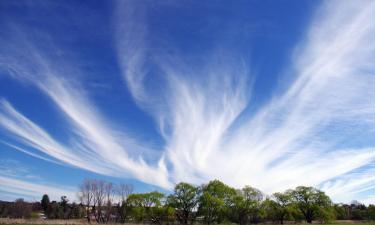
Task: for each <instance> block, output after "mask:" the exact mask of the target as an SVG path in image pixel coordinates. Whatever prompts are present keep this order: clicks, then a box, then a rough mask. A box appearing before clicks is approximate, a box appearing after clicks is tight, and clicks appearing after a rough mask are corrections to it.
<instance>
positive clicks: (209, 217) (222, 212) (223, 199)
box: [198, 180, 236, 225]
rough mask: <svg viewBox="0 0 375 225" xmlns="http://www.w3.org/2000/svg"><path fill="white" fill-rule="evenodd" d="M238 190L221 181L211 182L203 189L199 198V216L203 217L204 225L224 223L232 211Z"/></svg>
mask: <svg viewBox="0 0 375 225" xmlns="http://www.w3.org/2000/svg"><path fill="white" fill-rule="evenodd" d="M235 195H236V190H235V189H234V188H231V187H229V186H228V185H226V184H224V183H222V182H221V181H219V180H213V181H210V182H209V183H208V184H207V185H204V186H203V187H202V195H201V196H200V198H199V208H198V213H199V215H201V216H203V220H204V223H205V224H207V225H210V224H212V223H215V222H216V223H220V222H222V221H223V220H224V219H225V218H226V216H227V214H228V210H229V209H230V206H231V202H232V199H233V196H235Z"/></svg>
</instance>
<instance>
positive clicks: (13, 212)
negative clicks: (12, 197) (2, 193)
mask: <svg viewBox="0 0 375 225" xmlns="http://www.w3.org/2000/svg"><path fill="white" fill-rule="evenodd" d="M9 211H10V212H9V216H10V217H11V218H30V215H31V205H30V204H28V203H27V202H25V201H24V200H23V199H22V198H20V199H16V201H14V203H13V204H12V206H11V208H10V210H9Z"/></svg>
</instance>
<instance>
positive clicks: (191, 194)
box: [168, 182, 199, 225]
mask: <svg viewBox="0 0 375 225" xmlns="http://www.w3.org/2000/svg"><path fill="white" fill-rule="evenodd" d="M198 200H199V189H198V188H197V187H195V186H193V185H191V184H189V183H183V182H182V183H179V184H177V185H176V186H175V188H174V193H173V194H172V195H170V196H168V204H169V205H170V206H171V207H173V208H174V209H175V213H176V217H177V220H178V221H179V222H180V223H181V224H185V225H186V224H188V222H189V221H192V220H193V210H194V208H195V207H196V206H197V204H198Z"/></svg>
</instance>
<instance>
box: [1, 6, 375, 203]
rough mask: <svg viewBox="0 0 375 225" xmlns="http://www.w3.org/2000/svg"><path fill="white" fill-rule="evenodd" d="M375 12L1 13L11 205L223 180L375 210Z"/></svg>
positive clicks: (157, 9)
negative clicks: (84, 191) (100, 185)
mask: <svg viewBox="0 0 375 225" xmlns="http://www.w3.org/2000/svg"><path fill="white" fill-rule="evenodd" d="M374 17H375V2H373V1H361V4H358V2H357V1H292V0H290V1H289V0H288V1H286V0H285V1H235V2H230V3H229V2H228V1H205V2H200V1H184V2H179V1H161V2H156V1H146V0H145V1H32V2H31V1H1V2H0V27H1V31H0V43H1V47H0V199H5V200H12V199H15V198H18V197H24V198H26V199H28V200H39V199H40V197H41V195H42V194H43V193H45V192H47V193H48V194H49V195H50V196H51V197H52V198H53V199H58V198H59V196H61V195H68V197H69V198H70V199H75V198H76V194H75V193H76V191H77V187H78V185H79V183H80V182H81V181H82V180H83V179H84V178H98V179H105V180H108V181H113V182H115V183H120V182H123V183H131V184H133V185H134V186H135V191H137V192H143V191H152V190H161V191H165V192H168V191H169V190H171V187H173V185H174V184H176V183H177V182H180V181H186V182H191V183H194V184H201V183H205V182H207V181H209V180H210V179H220V180H222V181H224V182H225V183H228V184H230V185H232V186H234V187H237V188H240V187H242V186H244V185H252V186H254V187H257V188H259V189H261V190H263V191H264V192H265V193H266V194H271V193H273V192H276V191H283V190H286V189H288V188H294V187H296V186H298V185H309V186H315V187H317V188H320V189H322V190H324V191H326V192H327V193H328V194H329V195H330V196H331V197H332V199H333V200H334V201H335V202H350V201H351V200H354V199H356V200H359V201H362V202H364V203H374V202H375V176H374V174H375V173H374V172H375V168H374V166H373V163H374V161H375V140H374V138H373V137H374V134H375V102H374V99H375V89H374V88H373V87H374V85H375V76H374V71H375V67H374V63H373V59H374V56H375V41H374V38H373V37H374V35H375V22H373V21H375V18H374Z"/></svg>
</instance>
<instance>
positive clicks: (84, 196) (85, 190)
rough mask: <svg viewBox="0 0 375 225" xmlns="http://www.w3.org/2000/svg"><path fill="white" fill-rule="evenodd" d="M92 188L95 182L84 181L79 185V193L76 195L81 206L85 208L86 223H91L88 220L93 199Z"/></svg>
mask: <svg viewBox="0 0 375 225" xmlns="http://www.w3.org/2000/svg"><path fill="white" fill-rule="evenodd" d="M94 186H95V180H89V179H85V180H84V181H83V182H82V184H81V185H80V187H79V188H80V192H79V194H78V197H79V199H80V200H81V204H82V205H83V206H84V207H85V210H86V218H87V222H88V223H91V220H90V207H91V205H92V204H93V199H94Z"/></svg>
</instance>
